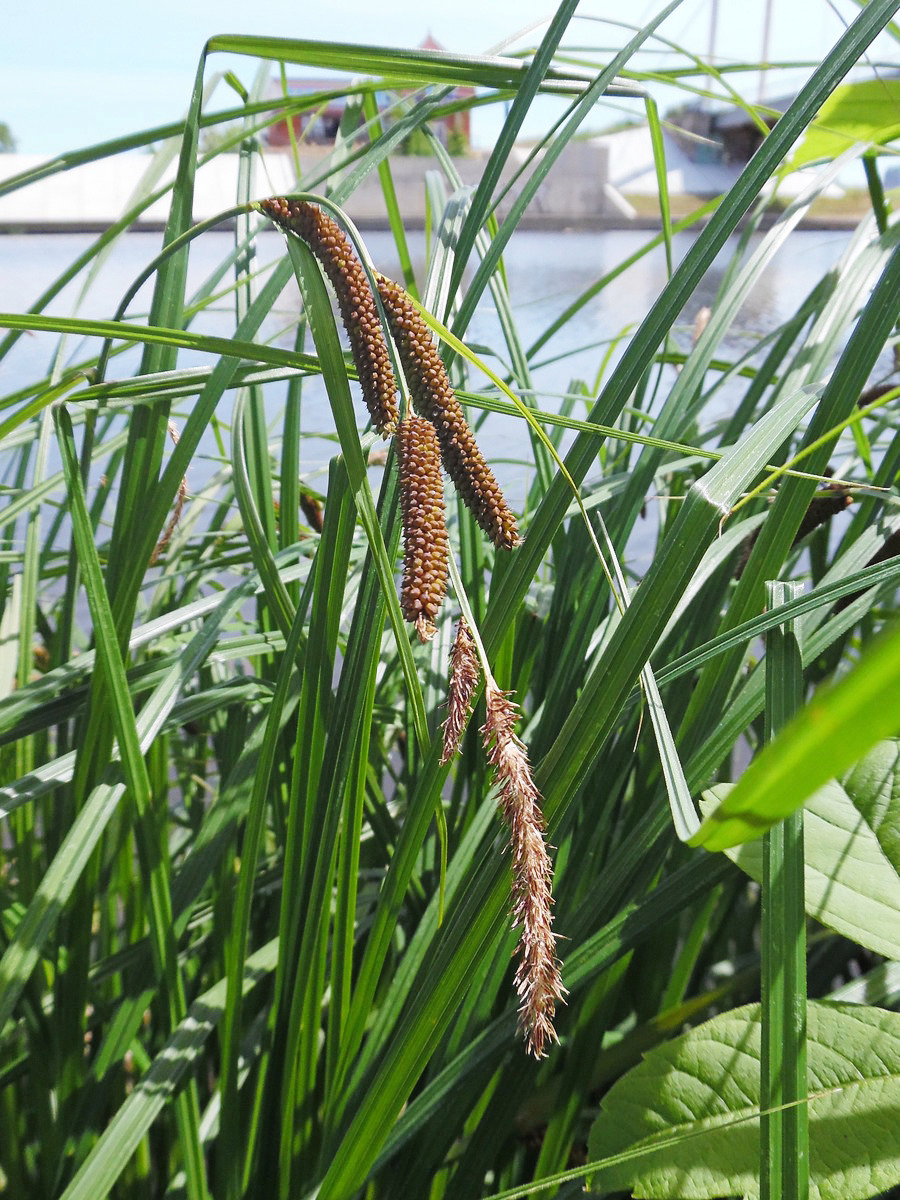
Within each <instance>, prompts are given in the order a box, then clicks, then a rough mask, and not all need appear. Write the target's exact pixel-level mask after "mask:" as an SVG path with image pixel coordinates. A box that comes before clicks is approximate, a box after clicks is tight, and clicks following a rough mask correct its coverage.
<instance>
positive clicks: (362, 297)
mask: <svg viewBox="0 0 900 1200" xmlns="http://www.w3.org/2000/svg"><path fill="white" fill-rule="evenodd" d="M260 207H261V208H262V210H263V212H264V213H266V215H267V216H269V217H271V219H272V220H273V221H274V222H275V223H276V225H280V226H281V227H282V228H283V229H289V230H290V231H291V232H292V233H296V234H297V235H298V237H301V238H302V239H303V241H304V242H306V244H307V246H309V248H310V250H312V252H313V254H315V256H316V258H317V259H318V260H319V262H320V263H321V264H322V266H323V268H324V270H325V274H326V275H327V276H328V279H329V282H330V283H331V286H332V287H333V288H334V291H335V294H336V296H337V300H338V308H339V309H340V313H341V320H342V321H343V323H344V328H345V329H346V330H347V337H348V338H349V340H350V352H351V353H352V355H353V361H354V363H355V365H356V371H357V374H358V375H359V384H360V388H361V389H362V394H363V399H364V400H365V402H366V407H367V408H368V410H369V414H370V415H371V417H372V424H373V425H374V426H375V428H376V429H377V430H378V432H379V433H382V434H385V435H387V434H389V433H393V431H394V430H395V429H396V428H397V421H398V418H399V409H398V405H397V380H396V378H395V376H394V371H393V368H392V367H391V360H390V355H389V354H388V349H387V343H386V342H385V340H384V333H383V331H382V328H381V321H380V320H379V317H378V308H377V306H376V304H375V298H374V296H373V295H372V289H371V288H370V287H369V281H368V279H367V277H366V273H365V271H364V270H363V266H362V263H361V262H360V261H359V259H358V258H357V257H356V253H355V251H354V249H353V247H352V245H351V244H350V240H349V238H347V236H346V235H345V234H344V232H343V230H342V229H341V227H340V226H339V225H338V224H337V222H336V221H333V220H332V219H331V217H329V216H327V215H326V214H325V213H324V212H322V210H321V209H319V208H316V206H315V205H314V204H310V203H309V202H308V201H306V200H287V199H285V198H283V197H279V196H272V197H271V198H270V199H269V200H263V201H262V203H261V205H260Z"/></svg>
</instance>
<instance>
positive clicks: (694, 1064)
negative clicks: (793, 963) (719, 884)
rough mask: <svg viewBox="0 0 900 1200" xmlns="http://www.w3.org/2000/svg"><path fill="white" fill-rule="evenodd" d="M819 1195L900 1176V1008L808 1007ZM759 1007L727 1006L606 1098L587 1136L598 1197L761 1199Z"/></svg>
mask: <svg viewBox="0 0 900 1200" xmlns="http://www.w3.org/2000/svg"><path fill="white" fill-rule="evenodd" d="M808 1029H809V1043H808V1045H809V1090H810V1102H809V1117H810V1121H809V1130H810V1197H811V1200H864V1197H868V1196H874V1195H877V1194H878V1193H879V1192H881V1191H883V1190H885V1189H886V1188H890V1187H893V1186H894V1185H895V1184H896V1183H898V1182H900V1152H898V1142H897V1137H896V1118H897V1110H898V1107H900V1014H898V1013H892V1012H883V1011H882V1010H880V1009H877V1008H866V1007H862V1006H855V1005H849V1004H826V1003H822V1002H815V1003H811V1004H810V1006H809V1026H808ZM759 1066H760V1021H759V1006H758V1005H749V1006H747V1007H745V1008H738V1009H735V1010H733V1011H732V1012H728V1013H722V1014H721V1015H720V1016H717V1017H713V1018H712V1020H710V1021H707V1022H706V1023H705V1024H703V1025H700V1026H699V1027H698V1028H697V1029H692V1030H691V1031H690V1032H688V1033H686V1034H684V1035H683V1036H682V1037H679V1038H676V1039H675V1040H674V1041H671V1042H668V1043H667V1044H666V1045H663V1046H660V1047H658V1048H657V1049H655V1050H651V1051H650V1053H649V1054H647V1055H646V1057H645V1058H644V1060H643V1062H641V1063H640V1065H639V1066H637V1067H635V1068H634V1069H633V1070H631V1071H629V1072H628V1074H627V1075H625V1076H623V1078H622V1079H620V1080H619V1081H618V1083H616V1084H615V1085H614V1086H613V1087H612V1088H611V1089H610V1091H609V1092H608V1093H607V1095H606V1097H605V1099H604V1101H603V1107H602V1110H601V1113H600V1116H599V1117H598V1118H597V1120H596V1122H595V1123H594V1126H593V1129H592V1130H591V1134H590V1140H589V1154H590V1158H591V1159H592V1160H598V1159H604V1158H609V1157H612V1156H613V1155H619V1154H623V1153H627V1154H628V1159H627V1160H626V1161H624V1162H617V1163H614V1164H611V1165H609V1166H606V1167H604V1168H603V1169H602V1170H600V1171H598V1172H596V1173H595V1174H594V1176H593V1179H592V1187H593V1189H594V1191H595V1192H604V1193H605V1192H611V1191H618V1190H620V1189H629V1190H631V1192H632V1194H633V1195H634V1196H635V1197H649V1198H659V1200H662V1198H664V1197H672V1198H673V1200H675V1198H677V1200H701V1198H706V1197H709V1198H713V1197H719V1196H736V1195H738V1196H743V1197H747V1198H749V1200H755V1198H756V1197H758V1195H759V1161H758V1160H759Z"/></svg>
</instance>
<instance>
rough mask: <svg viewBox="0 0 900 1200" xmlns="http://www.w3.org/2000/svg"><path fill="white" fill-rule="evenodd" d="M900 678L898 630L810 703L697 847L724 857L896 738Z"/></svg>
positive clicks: (711, 819) (703, 830) (711, 821)
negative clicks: (721, 852)
mask: <svg viewBox="0 0 900 1200" xmlns="http://www.w3.org/2000/svg"><path fill="white" fill-rule="evenodd" d="M898 672H900V630H895V631H894V632H893V633H892V634H891V635H889V636H887V637H885V638H883V639H882V640H881V641H880V642H879V643H878V644H877V645H875V646H872V647H871V649H869V650H868V651H867V652H866V653H865V654H864V655H863V657H862V659H861V660H860V662H859V665H858V666H856V667H854V668H853V669H852V670H851V671H850V672H849V674H848V675H846V676H845V678H844V679H842V680H841V681H840V682H839V683H837V684H835V685H834V686H833V687H831V688H827V689H821V690H820V691H819V692H817V693H816V694H815V695H814V696H813V697H812V698H811V699H810V700H809V701H808V703H807V704H806V705H805V706H804V708H803V709H802V710H801V712H800V713H799V714H798V715H797V716H796V717H795V718H794V720H793V721H791V723H790V724H789V725H788V726H787V728H786V729H785V730H784V732H783V733H782V734H781V735H780V736H779V737H778V738H777V739H776V741H775V742H773V743H772V745H771V746H769V747H767V748H766V749H765V750H764V751H762V753H761V754H760V755H759V756H758V757H757V758H755V759H754V760H753V762H752V763H751V764H750V766H749V767H748V768H747V770H746V772H745V773H744V775H743V776H742V778H741V779H740V781H739V782H738V783H737V784H736V786H735V787H734V789H733V791H731V792H729V794H728V797H727V799H725V800H724V801H723V802H722V804H720V805H719V806H718V808H716V809H715V811H714V812H712V813H710V814H709V815H708V816H707V817H706V818H705V820H704V822H703V824H702V825H701V827H700V830H699V831H698V833H697V834H695V836H694V837H693V838H692V844H693V845H697V846H705V847H706V848H707V849H708V850H724V849H726V848H727V847H728V846H737V845H739V844H740V843H741V842H747V841H751V840H752V839H753V838H757V837H759V836H760V835H761V834H762V833H763V832H764V831H765V830H766V829H767V828H769V826H771V825H773V824H774V823H775V822H776V821H780V820H782V819H783V818H784V817H785V816H787V814H788V813H790V812H793V811H794V810H795V809H797V808H799V807H800V805H802V804H803V803H804V802H805V801H806V800H807V799H808V798H809V797H810V796H811V795H812V794H813V792H815V791H816V790H817V789H818V788H820V787H821V786H822V785H823V784H824V783H826V782H827V781H828V780H829V779H831V778H832V777H834V776H837V775H840V774H842V773H843V772H844V771H846V770H848V768H850V767H852V766H853V764H854V763H856V762H857V761H858V760H859V759H861V758H862V757H863V755H864V754H865V753H866V752H867V751H868V750H870V749H871V748H872V747H873V746H874V745H875V744H876V743H877V742H880V741H882V740H883V739H884V738H887V737H890V736H891V734H894V733H896V732H897V730H898V729H900V689H898V687H897V678H898Z"/></svg>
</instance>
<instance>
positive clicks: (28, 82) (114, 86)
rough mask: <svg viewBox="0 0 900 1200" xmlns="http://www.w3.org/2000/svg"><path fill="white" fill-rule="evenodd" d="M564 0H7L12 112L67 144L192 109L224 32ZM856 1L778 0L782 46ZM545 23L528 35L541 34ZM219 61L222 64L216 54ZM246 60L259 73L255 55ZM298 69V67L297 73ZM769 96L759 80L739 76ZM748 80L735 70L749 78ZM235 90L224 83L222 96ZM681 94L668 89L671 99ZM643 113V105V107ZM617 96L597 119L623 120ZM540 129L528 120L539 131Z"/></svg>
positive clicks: (467, 45)
mask: <svg viewBox="0 0 900 1200" xmlns="http://www.w3.org/2000/svg"><path fill="white" fill-rule="evenodd" d="M663 2H664V0H633V2H632V3H631V4H630V5H623V4H622V3H621V0H585V2H584V3H582V5H581V6H580V8H579V10H578V12H579V15H581V14H584V16H585V17H595V18H604V17H608V18H613V19H615V18H618V19H621V18H622V17H623V16H627V18H628V19H629V20H632V21H634V22H635V23H636V24H641V23H643V22H644V21H646V20H647V19H648V18H649V17H650V16H651V15H653V14H654V13H655V12H658V11H659V9H660V8H661V7H662V4H663ZM764 10H765V0H720V3H719V18H718V31H717V38H716V54H717V58H719V59H720V60H729V59H731V60H742V59H744V60H746V59H752V58H757V57H759V55H760V52H761V45H762V28H763V14H764ZM552 11H553V0H549V2H548V0H382V2H381V3H377V0H365V2H363V0H320V2H319V3H309V2H308V0H265V3H261V4H248V3H247V0H216V2H215V3H212V2H211V0H149V2H147V3H143V4H133V3H129V2H128V0H125V2H121V0H119V2H117V3H112V2H111V0H81V2H80V3H77V2H73V0H40V2H39V3H35V4H33V5H31V4H25V3H21V2H19V3H16V4H15V5H9V6H7V11H6V12H5V13H4V18H3V33H4V36H3V38H2V39H0V121H5V122H6V123H7V124H8V125H9V126H10V128H11V129H12V132H13V134H14V136H15V137H16V139H17V142H18V149H19V150H20V151H21V152H23V153H32V154H54V153H58V152H60V151H63V150H68V149H75V148H77V147H79V146H85V145H90V144H92V143H94V142H99V141H104V140H106V139H107V138H111V137H115V136H117V135H119V134H124V133H129V132H133V131H135V130H139V129H143V128H149V127H152V126H154V125H159V124H162V123H164V122H167V121H172V120H177V119H178V118H179V117H180V116H181V115H182V114H183V112H184V109H185V107H186V105H187V101H188V96H189V93H190V88H191V82H192V79H193V75H194V71H195V70H196V64H197V61H198V57H199V54H200V51H201V49H202V46H203V44H204V42H205V41H206V39H207V38H208V37H209V36H211V35H212V34H215V33H256V34H263V33H264V34H273V35H277V36H284V37H302V38H318V39H323V40H342V41H352V42H371V43H376V44H380V45H388V46H390V45H402V46H415V45H418V44H419V42H421V41H422V39H423V38H424V37H425V36H426V34H428V33H429V32H430V33H431V34H432V36H433V37H434V38H436V39H437V40H438V41H439V42H440V43H441V44H442V45H443V46H444V47H445V48H446V49H448V50H451V51H458V52H462V53H479V52H483V51H486V50H488V49H490V48H492V47H494V46H496V45H497V44H498V43H500V42H502V41H503V40H504V39H507V38H510V37H511V36H513V35H515V34H516V32H517V31H520V30H522V29H523V28H524V27H527V26H529V25H534V24H537V23H539V22H541V21H546V19H547V18H548V17H549V16H550V15H551V14H552ZM858 11H859V10H858V7H857V5H856V4H855V3H853V0H787V2H785V0H773V3H772V25H771V43H770V47H771V48H770V56H771V58H773V59H778V60H785V59H789V58H803V59H817V58H821V57H822V55H823V54H824V53H825V52H826V51H827V49H828V47H829V46H830V45H832V44H833V42H834V41H836V40H837V38H838V37H839V36H840V33H841V31H842V29H843V25H844V22H845V21H849V20H851V19H852V17H853V16H854V15H855V14H856V13H857V12H858ZM709 26H710V0H684V3H683V4H682V6H681V8H680V9H678V10H677V11H676V12H675V14H674V15H673V16H672V17H670V19H669V20H668V21H667V22H666V25H665V26H664V32H665V33H666V35H667V36H668V37H670V38H671V39H673V40H675V41H678V42H681V43H683V44H685V45H688V46H690V47H691V48H692V49H694V50H696V51H697V52H698V53H701V54H704V55H705V54H706V51H707V48H708V45H709ZM538 36H539V31H537V30H536V31H534V32H532V33H531V34H530V35H529V36H527V37H525V38H523V39H520V40H519V42H518V43H516V44H518V45H527V44H529V43H533V42H534V40H535V39H536V38H537V37H538ZM567 40H568V41H569V42H571V43H572V44H581V45H594V46H613V47H618V46H620V45H621V44H622V42H623V41H625V40H627V33H626V31H625V30H623V29H620V28H619V29H617V28H615V27H614V26H611V25H604V24H598V23H597V22H596V21H591V20H579V19H576V20H574V21H573V23H572V24H571V25H570V27H569V34H568V37H567ZM876 53H877V54H878V56H879V57H880V58H881V59H890V60H892V61H898V59H900V44H898V43H897V42H894V41H892V40H889V39H887V38H882V39H881V40H880V42H879V43H878V48H877V51H876ZM216 65H218V64H216ZM224 65H228V66H236V67H237V69H238V72H239V74H240V76H241V77H242V78H243V79H244V81H245V82H247V83H249V82H250V80H251V79H252V75H253V66H252V65H250V64H248V62H247V61H246V60H244V61H243V62H241V63H237V64H236V63H234V62H229V63H228V64H224ZM298 73H299V72H298ZM802 78H803V75H802V74H798V73H794V74H793V75H791V76H785V77H783V78H782V79H781V80H779V81H778V82H776V81H775V80H774V79H773V80H772V81H771V82H770V83H769V84H768V85H767V87H768V89H769V91H768V94H769V95H776V94H778V93H779V92H784V91H790V90H791V89H792V88H793V87H795V86H796V85H798V84H799V83H800V82H802ZM738 80H739V81H740V82H739V86H741V87H742V88H743V89H744V90H745V94H746V95H747V96H748V97H749V98H750V99H756V98H757V97H756V81H755V78H752V77H747V76H745V77H738ZM738 80H736V82H738ZM232 95H233V94H232V93H228V95H227V97H226V94H225V93H223V94H222V98H221V103H222V105H223V106H224V105H226V104H229V103H230V102H231V98H232ZM673 100H674V98H673V97H672V96H671V94H668V93H667V94H663V95H661V97H660V102H661V103H662V104H663V105H665V104H667V103H672V102H673ZM635 112H636V115H639V113H638V110H637V109H635ZM617 116H618V114H617V112H616V110H614V109H610V110H609V111H608V112H605V113H604V114H602V115H598V122H596V123H595V124H597V125H602V124H603V123H606V124H609V123H611V122H612V121H614V120H616V119H617ZM498 122H499V115H494V116H493V117H491V116H490V115H487V114H477V115H476V123H475V126H474V129H473V137H474V140H475V142H476V144H477V143H479V142H480V143H481V144H489V143H490V142H491V140H492V139H493V137H494V136H495V133H496V128H497V126H498ZM526 132H527V131H526Z"/></svg>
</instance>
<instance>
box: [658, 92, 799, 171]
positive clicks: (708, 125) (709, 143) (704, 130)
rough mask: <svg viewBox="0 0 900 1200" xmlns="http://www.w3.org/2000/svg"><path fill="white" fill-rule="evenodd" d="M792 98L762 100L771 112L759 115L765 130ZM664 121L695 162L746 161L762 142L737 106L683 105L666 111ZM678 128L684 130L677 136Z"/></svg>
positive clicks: (752, 124)
mask: <svg viewBox="0 0 900 1200" xmlns="http://www.w3.org/2000/svg"><path fill="white" fill-rule="evenodd" d="M793 99H794V97H793V96H780V97H779V98H778V99H776V100H767V101H766V102H765V106H766V108H769V109H774V113H771V114H767V115H765V116H763V117H762V120H763V122H764V124H765V125H766V126H767V127H768V128H769V129H772V128H773V126H774V125H775V122H776V121H777V120H778V117H779V116H780V115H781V114H782V113H784V112H785V111H786V110H787V108H788V106H789V105H790V104H791V102H792V101H793ZM776 114H777V115H776ZM666 120H667V121H668V122H669V125H670V127H672V126H674V127H675V128H674V129H673V136H674V137H675V138H677V140H678V143H679V145H680V146H681V148H682V150H683V151H684V153H685V154H686V155H687V157H688V158H690V159H691V160H692V161H694V162H698V163H713V162H721V163H727V164H743V163H746V162H749V161H750V159H751V158H752V157H753V155H754V154H755V153H756V151H757V150H758V149H759V147H760V146H761V145H762V141H763V133H762V130H761V129H760V128H759V126H758V125H757V123H756V122H755V121H754V120H752V118H751V117H750V116H749V114H748V113H746V112H745V111H744V110H743V109H741V108H735V107H728V108H723V109H714V110H711V109H709V108H707V107H705V105H704V104H703V103H696V104H685V105H683V106H682V107H681V108H677V109H673V110H672V111H671V112H668V113H666ZM679 130H683V131H684V132H683V134H682V135H681V136H679V133H678V131H679Z"/></svg>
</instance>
